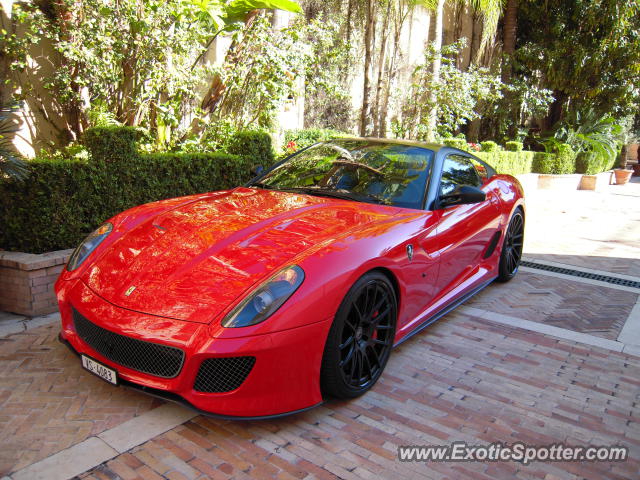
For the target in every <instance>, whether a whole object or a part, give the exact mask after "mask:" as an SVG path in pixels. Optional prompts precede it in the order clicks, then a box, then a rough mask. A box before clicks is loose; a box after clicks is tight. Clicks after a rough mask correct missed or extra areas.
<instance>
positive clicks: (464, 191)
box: [440, 185, 487, 208]
mask: <svg viewBox="0 0 640 480" xmlns="http://www.w3.org/2000/svg"><path fill="white" fill-rule="evenodd" d="M486 198H487V195H486V194H485V193H484V192H483V191H482V190H480V189H479V188H478V187H472V186H471V185H460V186H459V187H456V189H455V190H454V191H453V192H451V193H449V194H448V195H443V196H442V197H440V207H441V208H444V207H450V206H452V205H464V204H468V203H480V202H484V201H485V200H486Z"/></svg>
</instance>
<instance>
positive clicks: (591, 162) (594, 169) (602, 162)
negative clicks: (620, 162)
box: [576, 152, 616, 175]
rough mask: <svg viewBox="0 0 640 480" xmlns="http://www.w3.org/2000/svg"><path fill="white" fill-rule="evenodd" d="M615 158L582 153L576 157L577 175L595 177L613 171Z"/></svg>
mask: <svg viewBox="0 0 640 480" xmlns="http://www.w3.org/2000/svg"><path fill="white" fill-rule="evenodd" d="M615 161H616V158H615V157H608V156H604V155H598V154H597V153H596V152H580V153H579V154H578V156H577V157H576V173H583V174H586V175H595V174H597V173H600V172H606V171H607V170H611V169H612V168H613V166H614V164H615Z"/></svg>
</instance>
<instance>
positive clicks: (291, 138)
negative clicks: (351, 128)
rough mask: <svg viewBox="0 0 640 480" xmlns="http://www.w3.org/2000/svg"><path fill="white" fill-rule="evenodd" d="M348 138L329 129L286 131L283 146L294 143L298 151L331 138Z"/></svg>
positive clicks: (344, 134)
mask: <svg viewBox="0 0 640 480" xmlns="http://www.w3.org/2000/svg"><path fill="white" fill-rule="evenodd" d="M344 136H348V135H347V134H346V133H343V132H339V131H338V130H332V129H330V128H305V129H300V130H287V131H286V132H285V133H284V144H285V146H286V145H287V144H288V143H289V142H295V143H296V146H297V148H298V150H299V149H301V148H305V147H308V146H309V145H313V144H314V143H318V142H323V141H325V140H331V139H332V138H337V137H344Z"/></svg>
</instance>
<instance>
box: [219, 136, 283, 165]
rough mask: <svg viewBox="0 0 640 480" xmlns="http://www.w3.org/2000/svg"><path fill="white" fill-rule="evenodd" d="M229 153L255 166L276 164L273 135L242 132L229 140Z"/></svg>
mask: <svg viewBox="0 0 640 480" xmlns="http://www.w3.org/2000/svg"><path fill="white" fill-rule="evenodd" d="M227 152H228V153H231V154H233V155H238V156H240V157H243V158H246V159H247V160H250V161H252V162H253V165H262V166H263V167H269V166H271V165H273V163H274V162H275V155H274V153H273V144H272V141H271V135H269V134H268V133H267V132H261V131H256V130H242V131H239V132H237V133H235V134H234V135H233V136H232V137H231V139H230V140H229V144H228V145H227Z"/></svg>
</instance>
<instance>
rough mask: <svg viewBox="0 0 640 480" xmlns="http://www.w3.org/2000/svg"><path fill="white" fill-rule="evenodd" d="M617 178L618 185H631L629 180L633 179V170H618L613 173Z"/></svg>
mask: <svg viewBox="0 0 640 480" xmlns="http://www.w3.org/2000/svg"><path fill="white" fill-rule="evenodd" d="M613 173H614V175H615V176H616V185H624V184H626V183H629V179H630V178H631V174H632V173H633V170H623V169H621V168H617V169H615V170H614V171H613Z"/></svg>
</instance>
